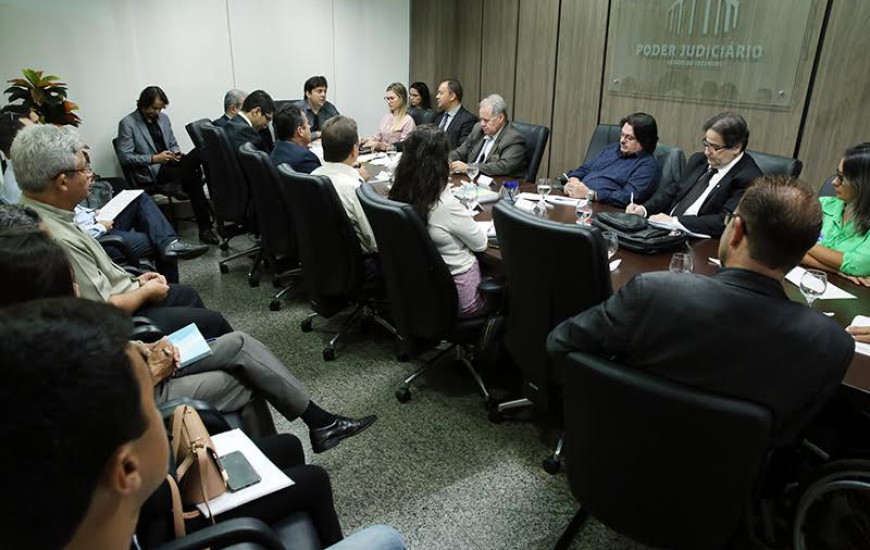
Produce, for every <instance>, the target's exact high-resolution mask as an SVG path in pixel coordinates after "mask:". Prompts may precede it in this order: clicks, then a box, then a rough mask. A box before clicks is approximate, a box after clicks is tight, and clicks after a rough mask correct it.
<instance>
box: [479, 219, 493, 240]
mask: <svg viewBox="0 0 870 550" xmlns="http://www.w3.org/2000/svg"><path fill="white" fill-rule="evenodd" d="M474 223H476V224H477V227H479V228H480V230H481V231H483V234H484V235H486V236H487V237H495V224H494V223H492V222H491V221H485V222H474Z"/></svg>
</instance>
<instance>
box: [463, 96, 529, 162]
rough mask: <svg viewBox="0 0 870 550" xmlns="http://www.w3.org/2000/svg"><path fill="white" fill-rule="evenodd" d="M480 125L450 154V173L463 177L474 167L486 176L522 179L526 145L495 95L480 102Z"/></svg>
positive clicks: (501, 99) (505, 107)
mask: <svg viewBox="0 0 870 550" xmlns="http://www.w3.org/2000/svg"><path fill="white" fill-rule="evenodd" d="M478 114H479V116H480V122H478V123H477V124H475V125H474V128H473V129H472V130H471V134H470V135H469V136H468V139H466V140H465V141H463V142H462V145H460V146H459V147H457V148H456V149H454V150H453V151H450V155H449V156H448V159H449V160H450V169H451V171H453V172H455V173H459V174H464V173H466V172H467V171H468V165H469V164H470V163H476V164H477V165H478V167H479V168H480V173H481V174H486V175H487V176H512V177H519V178H521V177H523V173H524V172H525V169H526V164H527V160H526V141H525V139H523V135H522V134H520V133H519V132H518V131H516V130H514V129H513V128H512V127H511V126H510V124H508V119H507V103H506V102H505V100H504V98H503V97H501V96H500V95H498V94H493V95H491V96H488V97H486V98H484V99H483V101H481V102H480V110H479V111H478Z"/></svg>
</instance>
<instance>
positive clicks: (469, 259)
mask: <svg viewBox="0 0 870 550" xmlns="http://www.w3.org/2000/svg"><path fill="white" fill-rule="evenodd" d="M428 230H429V236H430V237H431V238H432V242H434V243H435V247H436V248H437V249H438V252H439V253H440V254H441V257H442V258H444V263H446V264H447V267H448V269H450V274H451V275H459V274H461V273H465V272H466V271H468V270H469V269H471V267H472V266H473V265H474V262H475V260H476V258H475V257H474V254H472V250H473V251H474V252H483V251H484V250H486V246H487V239H486V234H485V233H484V232H483V231H482V230H481V229H480V227H478V225H477V223H475V221H474V218H473V217H472V214H471V211H469V210H468V208H466V207H464V206H463V205H462V203H461V202H459V199H457V198H456V197H454V196H453V192H452V191H450V186H449V185H448V186H447V187H446V188H445V189H444V191H443V192H442V193H441V196H440V197H439V198H438V202H437V203H435V206H434V207H433V208H432V210H431V211H430V212H429V225H428Z"/></svg>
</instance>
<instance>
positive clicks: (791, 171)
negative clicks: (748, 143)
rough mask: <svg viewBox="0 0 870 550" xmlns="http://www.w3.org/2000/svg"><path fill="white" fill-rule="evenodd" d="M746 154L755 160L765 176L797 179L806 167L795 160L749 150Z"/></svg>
mask: <svg viewBox="0 0 870 550" xmlns="http://www.w3.org/2000/svg"><path fill="white" fill-rule="evenodd" d="M746 152H747V153H748V154H749V156H750V157H752V158H753V159H755V163H756V164H757V165H758V167H759V168H760V169H761V173H762V174H764V175H765V176H791V177H793V178H796V177H798V176H800V175H801V170H803V167H804V163H803V162H801V161H799V160H798V159H795V158H791V157H783V156H780V155H772V154H770V153H762V152H761V151H752V150H750V149H747V150H746Z"/></svg>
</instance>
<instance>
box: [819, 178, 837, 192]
mask: <svg viewBox="0 0 870 550" xmlns="http://www.w3.org/2000/svg"><path fill="white" fill-rule="evenodd" d="M836 177H837V176H836V175H834V176H830V177H829V178H828V179H826V180H825V183H823V184H822V187H821V188H820V189H819V196H820V197H836V196H837V192H836V191H834V178H836Z"/></svg>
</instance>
